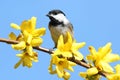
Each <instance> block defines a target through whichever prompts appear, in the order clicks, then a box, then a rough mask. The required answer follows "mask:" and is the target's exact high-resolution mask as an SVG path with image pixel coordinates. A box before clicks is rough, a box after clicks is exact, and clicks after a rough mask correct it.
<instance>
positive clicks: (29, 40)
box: [9, 17, 46, 55]
mask: <svg viewBox="0 0 120 80" xmlns="http://www.w3.org/2000/svg"><path fill="white" fill-rule="evenodd" d="M11 26H12V27H13V28H15V29H19V30H21V32H22V33H21V34H20V36H18V37H16V35H15V34H14V33H13V32H12V33H10V34H9V38H10V39H12V40H17V41H20V42H19V43H18V44H13V45H12V48H13V49H16V50H25V51H27V52H28V54H29V55H32V53H33V50H32V47H35V46H40V45H41V43H42V42H43V40H42V38H40V37H41V36H43V35H44V34H45V31H46V29H45V28H38V29H35V27H36V17H32V18H31V19H30V20H25V21H23V22H22V23H21V25H20V26H19V25H17V24H14V23H11Z"/></svg>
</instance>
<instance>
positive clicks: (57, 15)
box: [46, 9, 74, 49]
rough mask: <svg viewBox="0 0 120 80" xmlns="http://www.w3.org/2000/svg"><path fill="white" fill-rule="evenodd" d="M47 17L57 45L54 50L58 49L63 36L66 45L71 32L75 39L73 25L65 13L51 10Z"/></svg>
mask: <svg viewBox="0 0 120 80" xmlns="http://www.w3.org/2000/svg"><path fill="white" fill-rule="evenodd" d="M46 16H47V17H49V19H50V22H49V24H48V28H49V30H50V33H51V37H52V40H53V42H54V45H55V46H54V48H57V43H58V39H59V37H60V35H63V40H64V43H66V42H67V32H69V33H70V35H71V37H72V39H74V31H73V25H72V24H71V22H70V21H69V20H68V19H67V17H66V15H65V13H64V12H63V11H61V10H59V9H55V10H51V11H49V12H48V14H47V15H46ZM54 48H53V49H54Z"/></svg>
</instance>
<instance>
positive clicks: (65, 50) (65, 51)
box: [54, 32, 85, 60]
mask: <svg viewBox="0 0 120 80" xmlns="http://www.w3.org/2000/svg"><path fill="white" fill-rule="evenodd" d="M84 45H85V42H82V43H76V42H75V41H74V42H73V41H72V37H71V35H70V33H69V32H68V41H67V42H66V43H64V40H63V36H62V35H61V36H60V38H59V40H58V45H57V50H55V52H54V53H57V54H60V55H62V56H64V57H72V56H73V55H74V57H75V59H77V60H82V59H83V55H82V54H81V53H80V52H79V51H78V50H79V49H80V48H82V47H83V46H84Z"/></svg>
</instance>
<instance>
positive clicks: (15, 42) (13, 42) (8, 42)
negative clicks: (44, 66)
mask: <svg viewBox="0 0 120 80" xmlns="http://www.w3.org/2000/svg"><path fill="white" fill-rule="evenodd" d="M0 42H4V43H7V44H18V43H19V41H15V40H9V39H4V38H0ZM33 48H34V49H36V50H39V51H43V52H45V53H48V54H53V51H51V50H50V49H47V48H43V47H38V46H37V47H33ZM68 60H69V61H72V62H74V63H76V64H78V65H80V66H83V67H85V68H90V65H89V64H87V63H85V62H82V61H80V60H76V59H73V58H68ZM98 74H100V75H102V76H104V77H106V73H103V72H99V73H98Z"/></svg>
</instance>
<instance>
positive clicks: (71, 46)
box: [48, 33, 85, 80]
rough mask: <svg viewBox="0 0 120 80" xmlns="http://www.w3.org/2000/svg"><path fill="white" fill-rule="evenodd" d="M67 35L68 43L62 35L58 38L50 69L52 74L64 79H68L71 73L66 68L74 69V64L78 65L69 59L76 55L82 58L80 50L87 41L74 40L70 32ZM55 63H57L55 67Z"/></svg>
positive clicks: (79, 58)
mask: <svg viewBox="0 0 120 80" xmlns="http://www.w3.org/2000/svg"><path fill="white" fill-rule="evenodd" d="M67 35H68V41H67V42H66V43H64V40H63V36H62V35H61V36H60V38H59V39H58V45H57V49H56V50H55V51H54V54H52V58H51V62H50V66H49V69H48V70H49V72H50V73H51V74H57V75H58V77H60V78H64V80H68V79H69V78H70V74H69V73H68V72H66V70H70V71H74V70H73V68H72V66H75V65H76V64H75V63H73V62H71V61H68V60H67V59H68V58H69V57H73V56H74V57H75V59H77V60H82V59H83V55H82V54H81V53H80V52H79V51H78V50H79V49H80V48H82V47H83V46H84V45H85V42H83V43H76V42H75V41H74V42H73V40H72V37H71V35H70V33H67ZM53 65H55V69H53V68H54V67H53Z"/></svg>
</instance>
